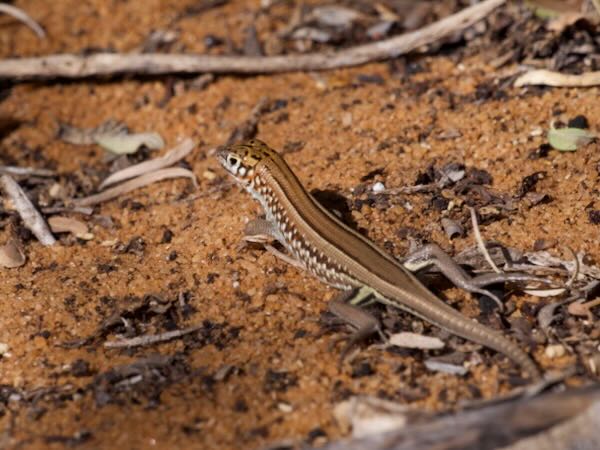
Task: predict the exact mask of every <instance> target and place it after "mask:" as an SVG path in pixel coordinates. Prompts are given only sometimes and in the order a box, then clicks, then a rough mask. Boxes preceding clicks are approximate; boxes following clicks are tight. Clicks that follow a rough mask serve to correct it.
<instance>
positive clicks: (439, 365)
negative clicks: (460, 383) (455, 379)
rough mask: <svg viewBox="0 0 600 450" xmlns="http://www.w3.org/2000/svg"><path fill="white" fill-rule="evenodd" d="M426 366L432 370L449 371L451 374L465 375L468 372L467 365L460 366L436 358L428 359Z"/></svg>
mask: <svg viewBox="0 0 600 450" xmlns="http://www.w3.org/2000/svg"><path fill="white" fill-rule="evenodd" d="M425 367H427V368H428V369H429V370H431V371H432V372H442V373H449V374H451V375H460V376H463V375H466V374H467V372H468V370H467V368H466V367H465V366H459V365H457V364H452V363H448V362H445V361H438V360H436V359H426V360H425Z"/></svg>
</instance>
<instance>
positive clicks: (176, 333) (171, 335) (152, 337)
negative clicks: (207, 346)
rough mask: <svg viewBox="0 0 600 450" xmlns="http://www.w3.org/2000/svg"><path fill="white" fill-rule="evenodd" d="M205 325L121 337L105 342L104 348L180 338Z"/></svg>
mask: <svg viewBox="0 0 600 450" xmlns="http://www.w3.org/2000/svg"><path fill="white" fill-rule="evenodd" d="M203 326H204V325H203V324H196V325H192V326H190V327H187V328H183V329H181V330H173V331H167V332H166V333H160V334H145V335H143V336H136V337H134V338H131V339H121V340H118V341H112V342H105V343H104V348H131V347H140V346H144V345H152V344H156V343H158V342H165V341H170V340H171V339H176V338H180V337H182V336H185V335H186V334H190V333H193V332H194V331H198V330H199V329H201V328H202V327H203Z"/></svg>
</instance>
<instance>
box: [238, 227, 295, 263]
mask: <svg viewBox="0 0 600 450" xmlns="http://www.w3.org/2000/svg"><path fill="white" fill-rule="evenodd" d="M243 239H244V241H246V242H254V243H257V244H262V245H263V246H264V247H265V249H266V250H267V251H268V252H269V253H271V254H272V255H273V256H275V257H276V258H279V259H281V260H282V261H284V262H286V263H288V264H290V265H292V266H294V267H296V268H298V269H300V270H305V269H306V267H305V265H304V264H303V263H302V262H301V261H299V260H297V259H296V258H294V257H292V256H290V255H287V254H285V253H283V252H280V251H279V250H277V249H276V248H275V247H273V246H272V245H271V244H270V242H272V241H277V242H279V243H280V244H281V245H283V246H284V247H286V248H287V243H286V242H285V239H283V237H282V236H281V232H280V231H279V228H278V227H277V225H276V224H275V223H273V222H271V221H268V220H266V219H253V220H251V221H250V222H248V223H247V224H246V227H245V228H244V237H243Z"/></svg>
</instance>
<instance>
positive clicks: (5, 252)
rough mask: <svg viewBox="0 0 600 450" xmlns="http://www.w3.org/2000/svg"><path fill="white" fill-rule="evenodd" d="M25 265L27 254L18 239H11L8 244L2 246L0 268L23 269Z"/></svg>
mask: <svg viewBox="0 0 600 450" xmlns="http://www.w3.org/2000/svg"><path fill="white" fill-rule="evenodd" d="M23 264H25V253H23V250H22V249H21V246H20V245H19V241H17V240H16V239H9V240H8V242H7V243H6V244H4V245H2V246H0V266H2V267H5V268H7V269H13V268H15V267H21V266H22V265H23Z"/></svg>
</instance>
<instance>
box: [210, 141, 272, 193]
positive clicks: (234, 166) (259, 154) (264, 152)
mask: <svg viewBox="0 0 600 450" xmlns="http://www.w3.org/2000/svg"><path fill="white" fill-rule="evenodd" d="M277 156H278V155H277V154H276V153H275V151H274V150H273V149H271V148H270V147H269V146H268V145H267V144H265V143H264V142H262V141H259V140H258V139H251V140H249V141H247V142H244V143H242V144H235V145H230V146H227V147H223V148H221V149H219V150H218V151H217V158H218V159H219V162H220V163H221V165H222V166H223V167H224V168H225V170H227V171H228V172H229V173H230V174H231V175H233V176H234V177H235V178H236V180H237V181H239V182H240V183H242V184H244V185H246V184H248V183H250V181H251V180H252V178H253V177H254V175H255V173H256V166H257V165H258V164H260V162H261V161H264V160H269V159H273V158H276V157H277Z"/></svg>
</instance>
